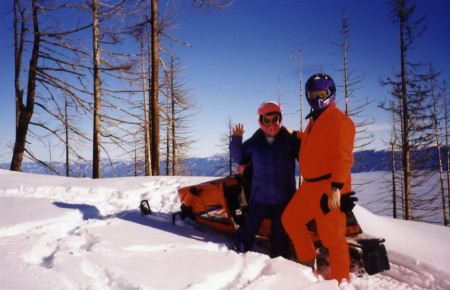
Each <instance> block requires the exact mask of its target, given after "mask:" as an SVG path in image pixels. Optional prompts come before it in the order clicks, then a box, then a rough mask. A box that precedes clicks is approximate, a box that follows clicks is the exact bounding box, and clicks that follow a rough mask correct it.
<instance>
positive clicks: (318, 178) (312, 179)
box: [303, 173, 331, 182]
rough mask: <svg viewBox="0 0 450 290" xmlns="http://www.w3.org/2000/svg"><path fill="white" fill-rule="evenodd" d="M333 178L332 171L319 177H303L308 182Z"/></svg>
mask: <svg viewBox="0 0 450 290" xmlns="http://www.w3.org/2000/svg"><path fill="white" fill-rule="evenodd" d="M330 178H331V173H328V174H325V175H322V176H319V177H314V178H305V177H304V178H303V180H305V181H307V182H317V181H322V180H325V179H330Z"/></svg>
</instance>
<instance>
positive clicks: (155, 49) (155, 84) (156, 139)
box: [150, 0, 160, 175]
mask: <svg viewBox="0 0 450 290" xmlns="http://www.w3.org/2000/svg"><path fill="white" fill-rule="evenodd" d="M151 13H152V17H151V25H152V46H151V48H152V52H151V53H152V75H151V78H152V79H151V88H150V119H151V126H152V130H151V137H152V138H151V165H152V175H159V167H160V166H159V159H160V154H159V153H160V152H159V149H160V148H159V144H160V136H159V98H158V91H159V35H158V33H159V31H158V1H157V0H152V9H151Z"/></svg>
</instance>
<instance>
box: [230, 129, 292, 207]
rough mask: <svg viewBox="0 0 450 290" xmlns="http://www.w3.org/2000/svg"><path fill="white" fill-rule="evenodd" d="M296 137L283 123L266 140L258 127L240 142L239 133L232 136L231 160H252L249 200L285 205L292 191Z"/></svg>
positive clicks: (242, 162)
mask: <svg viewBox="0 0 450 290" xmlns="http://www.w3.org/2000/svg"><path fill="white" fill-rule="evenodd" d="M299 148H300V140H299V139H298V138H297V137H296V134H295V132H289V131H288V130H287V129H286V128H285V127H282V128H281V129H280V132H279V133H278V134H277V135H276V136H275V140H274V141H273V143H272V144H270V143H269V142H268V141H267V140H266V136H265V135H264V132H263V131H262V130H261V129H258V130H257V131H256V132H255V133H254V134H253V136H252V137H251V138H250V139H248V140H247V141H245V142H244V143H242V136H232V137H231V142H230V153H231V157H232V158H233V160H234V162H236V163H238V164H246V163H248V162H252V165H253V178H252V189H251V197H250V202H260V203H268V204H278V205H283V206H284V205H286V204H287V203H288V202H289V200H290V199H291V197H292V196H293V195H294V193H295V191H296V183H295V165H296V161H295V159H297V158H298V152H299Z"/></svg>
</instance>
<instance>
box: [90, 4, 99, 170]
mask: <svg viewBox="0 0 450 290" xmlns="http://www.w3.org/2000/svg"><path fill="white" fill-rule="evenodd" d="M92 17H93V25H92V33H93V41H92V42H93V55H94V58H93V62H94V127H93V144H92V145H93V152H92V163H93V164H92V178H100V177H101V173H100V108H101V91H100V48H99V41H100V29H99V19H98V0H93V1H92Z"/></svg>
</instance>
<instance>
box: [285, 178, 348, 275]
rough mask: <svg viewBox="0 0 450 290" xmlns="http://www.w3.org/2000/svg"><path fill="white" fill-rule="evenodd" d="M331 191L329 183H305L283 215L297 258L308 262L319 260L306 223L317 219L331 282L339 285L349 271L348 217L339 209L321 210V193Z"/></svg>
mask: <svg viewBox="0 0 450 290" xmlns="http://www.w3.org/2000/svg"><path fill="white" fill-rule="evenodd" d="M330 189H331V186H330V182H329V181H320V182H304V183H303V184H302V186H301V187H300V189H299V190H298V191H297V193H296V194H295V195H294V197H293V198H292V200H291V202H290V203H289V205H288V207H287V208H286V210H285V212H284V214H283V220H282V221H283V225H284V227H285V230H286V232H287V233H288V235H289V237H290V238H291V240H292V242H293V244H294V247H295V252H296V254H297V258H298V259H299V260H300V262H306V261H309V260H312V259H314V258H315V257H316V249H315V247H314V245H313V243H312V240H311V237H310V235H309V232H308V229H307V227H306V223H307V222H309V221H310V220H311V219H313V218H314V219H315V220H316V223H317V230H318V232H319V236H320V238H321V240H322V243H323V245H324V246H325V247H327V248H328V251H329V255H330V256H329V257H330V279H336V280H338V281H339V282H341V281H342V279H346V278H348V276H349V272H350V255H349V250H348V245H347V240H346V237H345V231H346V217H345V214H344V213H342V212H341V211H340V210H339V209H336V210H333V211H331V212H329V213H327V214H326V215H325V214H324V213H323V211H322V209H321V208H320V198H321V196H322V194H324V193H326V194H328V193H329V191H330Z"/></svg>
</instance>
